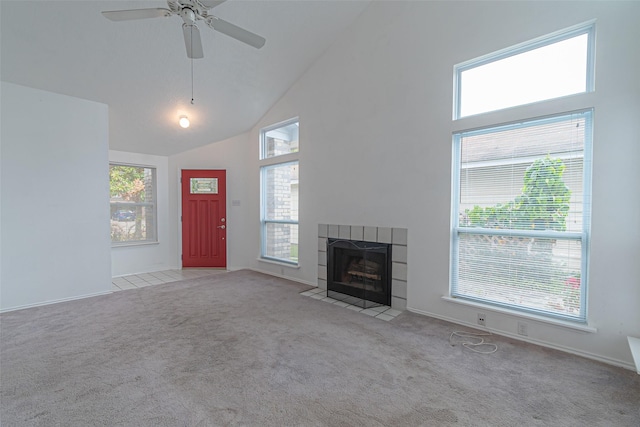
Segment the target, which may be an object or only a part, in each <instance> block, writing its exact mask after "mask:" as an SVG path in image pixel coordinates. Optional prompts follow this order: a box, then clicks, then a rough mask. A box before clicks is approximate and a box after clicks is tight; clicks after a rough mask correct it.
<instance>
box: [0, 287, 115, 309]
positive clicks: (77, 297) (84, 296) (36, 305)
mask: <svg viewBox="0 0 640 427" xmlns="http://www.w3.org/2000/svg"><path fill="white" fill-rule="evenodd" d="M111 293H113V291H102V292H96V293H93V294H85V295H79V296H76V297H68V298H60V299H55V300H49V301H44V302H38V303H35V304H25V305H19V306H16V307H9V308H3V309H2V310H0V313H7V312H9V311H16V310H24V309H25V308H33V307H41V306H43V305H50V304H57V303H59V302H66V301H74V300H77V299H85V298H91V297H97V296H99V295H108V294H111Z"/></svg>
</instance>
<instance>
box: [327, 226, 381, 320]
mask: <svg viewBox="0 0 640 427" xmlns="http://www.w3.org/2000/svg"><path fill="white" fill-rule="evenodd" d="M391 246H392V245H390V244H387V243H377V242H365V241H358V240H346V239H328V240H327V296H329V297H331V298H334V299H338V300H342V301H349V303H350V304H353V305H357V306H360V307H362V308H370V307H376V306H380V305H391Z"/></svg>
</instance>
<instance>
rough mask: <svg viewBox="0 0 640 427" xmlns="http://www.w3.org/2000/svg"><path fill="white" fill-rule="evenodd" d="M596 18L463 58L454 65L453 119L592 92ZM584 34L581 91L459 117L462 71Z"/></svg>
mask: <svg viewBox="0 0 640 427" xmlns="http://www.w3.org/2000/svg"><path fill="white" fill-rule="evenodd" d="M595 22H596V21H595V20H591V21H588V22H585V23H582V24H578V25H575V26H573V27H570V28H566V29H563V30H560V31H556V32H554V33H551V34H547V35H544V36H541V37H538V38H536V39H533V40H529V41H526V42H524V43H520V44H517V45H515V46H510V47H507V48H504V49H501V50H498V51H496V52H492V53H489V54H487V55H483V56H480V57H478V58H474V59H471V60H469V61H464V62H461V63H459V64H456V65H455V66H454V67H453V88H454V89H453V90H454V102H453V120H460V119H464V118H467V117H472V116H476V115H480V114H487V113H491V112H494V111H501V110H506V109H509V108H515V107H520V106H523V105H531V104H537V103H543V102H547V101H550V100H553V99H558V98H563V97H565V96H575V95H581V94H585V93H591V92H593V91H595V44H596V43H595V41H596V39H595V37H596V25H595ZM583 34H587V35H588V40H587V64H586V66H587V67H586V70H585V71H586V85H585V86H586V87H585V90H584V92H578V93H574V94H571V95H564V96H561V97H556V98H547V99H543V100H539V101H534V102H531V103H524V104H516V105H511V106H508V107H503V108H499V109H495V110H489V111H484V112H481V113H474V114H468V115H465V116H461V110H462V78H461V74H462V73H463V72H464V71H467V70H471V69H474V68H478V67H481V66H483V65H486V64H489V63H492V62H497V61H500V60H502V59H505V58H509V57H513V56H517V55H519V54H522V53H525V52H529V51H532V50H535V49H538V48H541V47H545V46H550V45H552V44H555V43H558V42H561V41H564V40H568V39H571V38H574V37H578V36H581V35H583Z"/></svg>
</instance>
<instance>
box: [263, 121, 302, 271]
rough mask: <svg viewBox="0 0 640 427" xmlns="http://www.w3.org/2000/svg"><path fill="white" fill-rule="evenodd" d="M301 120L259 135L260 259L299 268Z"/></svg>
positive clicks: (269, 129) (267, 130) (286, 123)
mask: <svg viewBox="0 0 640 427" xmlns="http://www.w3.org/2000/svg"><path fill="white" fill-rule="evenodd" d="M298 128H299V123H298V120H297V119H295V120H290V121H287V122H285V123H281V124H278V125H275V126H271V127H268V128H265V129H263V130H262V131H261V132H260V153H261V156H260V157H261V167H260V186H261V229H262V230H261V234H262V245H261V257H262V258H265V259H271V260H275V261H281V262H285V263H290V264H296V265H297V264H298V195H299V162H298V144H299V142H298Z"/></svg>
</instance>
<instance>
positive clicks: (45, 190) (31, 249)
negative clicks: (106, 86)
mask: <svg viewBox="0 0 640 427" xmlns="http://www.w3.org/2000/svg"><path fill="white" fill-rule="evenodd" d="M1 92H2V119H1V121H2V131H1V143H2V146H1V148H2V159H1V164H2V172H1V174H2V179H1V183H2V184H1V185H2V187H1V191H0V193H1V195H2V208H1V210H2V213H1V217H2V223H1V228H2V234H1V236H2V237H1V247H2V250H1V257H2V261H1V265H2V271H1V273H0V309H1V310H7V309H12V308H17V307H24V306H31V305H38V304H43V303H47V302H54V301H60V300H66V299H74V298H79V297H84V296H89V295H95V294H100V293H106V292H110V290H111V274H110V271H109V266H110V258H109V246H110V241H109V225H108V224H109V204H108V200H109V176H108V173H109V172H108V166H107V165H108V161H107V160H108V155H107V151H108V109H107V106H106V105H103V104H99V103H96V102H90V101H85V100H81V99H77V98H71V97H68V96H62V95H57V94H53V93H49V92H44V91H40V90H36V89H31V88H26V87H22V86H17V85H14V84H11V83H5V82H2V84H1Z"/></svg>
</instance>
